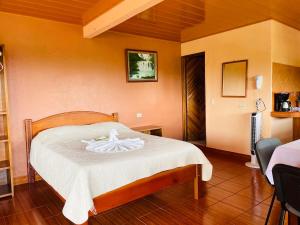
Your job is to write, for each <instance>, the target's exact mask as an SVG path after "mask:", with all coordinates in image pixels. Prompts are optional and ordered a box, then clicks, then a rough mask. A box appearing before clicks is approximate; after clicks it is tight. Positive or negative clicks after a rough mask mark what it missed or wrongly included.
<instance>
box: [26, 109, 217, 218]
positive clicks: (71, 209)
mask: <svg viewBox="0 0 300 225" xmlns="http://www.w3.org/2000/svg"><path fill="white" fill-rule="evenodd" d="M111 129H117V130H118V132H119V133H120V138H128V137H139V138H141V139H142V140H144V141H145V145H144V147H143V148H142V149H141V150H136V151H131V152H126V153H107V154H99V153H94V152H88V151H85V150H84V143H82V142H81V141H80V140H82V139H90V138H96V137H97V136H101V135H107V133H108V132H109V130H111ZM25 134H26V151H27V161H28V165H27V172H28V182H29V183H34V182H35V180H36V174H38V175H40V176H41V178H42V179H43V180H45V181H46V183H47V184H48V185H49V186H50V187H51V188H52V189H53V190H54V191H55V193H56V194H57V195H58V196H59V197H60V199H61V200H62V201H64V202H65V205H64V209H63V214H64V215H65V216H66V217H67V218H68V219H70V220H71V221H72V222H74V223H75V224H88V222H87V221H88V217H89V216H92V215H94V214H97V213H100V212H103V211H106V210H109V209H112V208H114V207H117V206H120V205H122V204H125V203H127V202H130V201H132V200H135V199H138V198H141V197H143V196H146V195H148V194H151V193H154V192H156V191H158V190H161V189H163V188H166V187H169V186H171V185H174V184H178V183H184V182H188V181H191V180H194V198H195V199H198V198H199V197H200V195H203V194H204V192H205V182H204V181H207V180H209V179H210V178H211V173H212V165H211V164H210V162H209V161H208V160H207V158H206V157H205V156H204V154H203V153H202V152H201V151H200V150H199V149H197V148H196V147H195V146H193V145H191V144H189V143H186V142H183V141H178V140H174V139H169V138H162V137H155V136H151V135H147V134H142V133H139V132H135V131H133V130H131V129H130V128H128V127H126V126H125V125H123V124H121V123H118V114H117V113H113V114H111V115H107V114H103V113H99V112H68V113H62V114H57V115H53V116H50V117H47V118H43V119H40V120H38V121H34V122H33V121H32V120H30V119H27V120H25ZM61 168H63V169H61Z"/></svg>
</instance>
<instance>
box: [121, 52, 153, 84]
mask: <svg viewBox="0 0 300 225" xmlns="http://www.w3.org/2000/svg"><path fill="white" fill-rule="evenodd" d="M129 51H134V52H143V53H155V54H156V65H155V67H156V79H154V80H129V63H128V52H129ZM125 60H126V81H127V82H128V83H138V82H158V52H157V51H149V50H139V49H128V48H127V49H125Z"/></svg>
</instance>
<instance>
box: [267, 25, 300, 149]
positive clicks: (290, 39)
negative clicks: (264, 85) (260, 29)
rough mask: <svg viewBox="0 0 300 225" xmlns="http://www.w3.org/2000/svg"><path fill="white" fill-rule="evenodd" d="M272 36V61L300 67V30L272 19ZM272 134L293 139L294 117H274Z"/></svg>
mask: <svg viewBox="0 0 300 225" xmlns="http://www.w3.org/2000/svg"><path fill="white" fill-rule="evenodd" d="M271 37H272V62H275V63H281V64H286V65H290V66H297V67H299V66H300V31H299V30H296V29H294V28H291V27H289V26H286V25H284V24H282V23H279V22H277V21H274V20H272V22H271ZM299 79H300V77H299ZM299 90H300V87H299ZM272 136H274V137H277V138H279V139H280V140H281V141H282V142H284V143H286V142H290V141H292V140H293V121H292V119H291V118H284V119H279V118H272Z"/></svg>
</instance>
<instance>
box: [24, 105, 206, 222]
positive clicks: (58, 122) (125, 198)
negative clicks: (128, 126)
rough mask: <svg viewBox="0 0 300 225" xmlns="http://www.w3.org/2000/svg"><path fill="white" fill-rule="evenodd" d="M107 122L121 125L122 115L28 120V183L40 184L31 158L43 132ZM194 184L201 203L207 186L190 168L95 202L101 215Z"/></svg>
mask: <svg viewBox="0 0 300 225" xmlns="http://www.w3.org/2000/svg"><path fill="white" fill-rule="evenodd" d="M106 121H118V114H117V113H113V114H111V115H107V114H103V113H99V112H88V111H77V112H67V113H61V114H56V115H53V116H49V117H46V118H43V119H40V120H37V121H34V122H33V121H32V120H31V119H26V120H25V136H26V153H27V173H28V183H34V182H35V180H36V172H35V170H34V168H33V167H32V166H31V165H30V162H29V155H30V147H31V141H32V138H34V137H35V136H36V135H37V134H38V133H39V132H41V131H43V130H46V129H49V128H53V127H58V126H64V125H86V124H93V123H97V122H106ZM192 180H194V198H195V199H198V198H199V197H200V196H202V195H204V193H205V182H202V179H201V165H189V166H185V167H180V168H175V169H172V170H168V171H164V172H161V173H158V174H155V175H152V176H150V177H146V178H143V179H140V180H137V181H135V182H133V183H130V184H128V185H125V186H123V187H121V188H118V189H116V190H113V191H110V192H108V193H105V194H102V195H99V196H97V197H96V198H94V205H95V209H96V211H97V213H100V212H103V211H106V210H109V209H112V208H114V207H117V206H120V205H122V204H125V203H128V202H130V201H133V200H135V199H138V198H141V197H144V196H146V195H149V194H151V193H154V192H156V191H158V190H161V189H164V188H166V187H169V186H171V185H174V184H179V183H184V182H188V181H192ZM49 186H50V185H49ZM50 187H51V186H50ZM56 194H57V195H58V196H59V198H60V199H61V200H62V201H65V200H64V198H63V197H61V196H60V195H59V194H58V193H57V192H56ZM92 215H93V214H92V213H91V212H90V216H92ZM87 224H88V221H86V222H85V223H84V225H87Z"/></svg>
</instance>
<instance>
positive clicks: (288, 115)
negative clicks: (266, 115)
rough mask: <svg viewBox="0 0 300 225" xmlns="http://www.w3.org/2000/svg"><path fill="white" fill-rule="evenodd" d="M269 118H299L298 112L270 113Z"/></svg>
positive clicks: (299, 113)
mask: <svg viewBox="0 0 300 225" xmlns="http://www.w3.org/2000/svg"><path fill="white" fill-rule="evenodd" d="M271 116H272V117H278V118H298V117H299V118H300V112H271Z"/></svg>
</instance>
